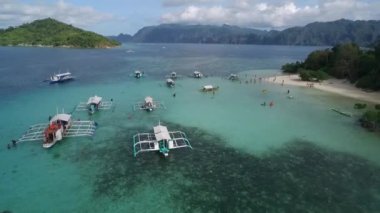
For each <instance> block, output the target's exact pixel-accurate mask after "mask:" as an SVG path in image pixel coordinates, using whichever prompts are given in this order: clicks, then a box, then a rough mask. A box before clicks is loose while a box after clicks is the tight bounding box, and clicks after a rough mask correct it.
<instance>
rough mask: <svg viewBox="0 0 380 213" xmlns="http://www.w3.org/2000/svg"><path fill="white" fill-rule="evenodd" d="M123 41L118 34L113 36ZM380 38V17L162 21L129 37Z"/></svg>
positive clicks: (362, 41)
mask: <svg viewBox="0 0 380 213" xmlns="http://www.w3.org/2000/svg"><path fill="white" fill-rule="evenodd" d="M112 38H114V39H116V40H119V41H121V42H125V41H123V40H120V39H119V38H118V36H116V37H112ZM379 38H380V21H350V20H346V19H340V20H337V21H332V22H314V23H311V24H308V25H306V26H304V27H292V28H288V29H285V30H283V31H276V30H271V31H266V30H257V29H250V28H242V27H237V26H231V25H222V26H213V25H181V24H161V25H158V26H148V27H143V28H142V29H140V30H139V31H138V32H137V33H136V34H135V35H133V36H131V37H130V38H129V41H131V42H141V43H144V42H145V43H223V44H275V45H313V46H325V45H326V46H333V45H336V44H339V43H346V42H355V43H357V44H358V45H360V46H368V45H371V44H373V43H374V42H376V41H377V40H378V39H379Z"/></svg>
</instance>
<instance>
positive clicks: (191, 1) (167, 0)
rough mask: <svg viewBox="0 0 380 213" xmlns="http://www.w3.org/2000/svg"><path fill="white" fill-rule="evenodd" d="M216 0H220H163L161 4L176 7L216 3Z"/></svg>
mask: <svg viewBox="0 0 380 213" xmlns="http://www.w3.org/2000/svg"><path fill="white" fill-rule="evenodd" d="M218 1H221V0H163V1H162V5H163V6H164V7H178V6H186V5H196V4H209V3H216V2H218Z"/></svg>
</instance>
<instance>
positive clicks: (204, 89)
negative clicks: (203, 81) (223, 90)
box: [201, 85, 219, 92]
mask: <svg viewBox="0 0 380 213" xmlns="http://www.w3.org/2000/svg"><path fill="white" fill-rule="evenodd" d="M218 89H219V87H218V86H213V85H205V86H203V87H202V89H201V91H202V92H213V91H216V90H218Z"/></svg>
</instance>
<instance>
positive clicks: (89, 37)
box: [0, 18, 120, 48]
mask: <svg viewBox="0 0 380 213" xmlns="http://www.w3.org/2000/svg"><path fill="white" fill-rule="evenodd" d="M0 45H2V46H53V47H80V48H108V47H114V46H118V45H120V43H119V42H117V41H113V40H110V39H108V38H106V37H104V36H102V35H99V34H96V33H93V32H89V31H85V30H82V29H79V28H76V27H73V26H71V25H68V24H65V23H63V22H59V21H57V20H54V19H51V18H47V19H41V20H36V21H33V22H32V23H28V24H23V25H20V26H18V27H9V28H7V29H0Z"/></svg>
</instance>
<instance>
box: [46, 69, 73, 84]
mask: <svg viewBox="0 0 380 213" xmlns="http://www.w3.org/2000/svg"><path fill="white" fill-rule="evenodd" d="M70 80H74V76H72V75H71V73H70V72H65V73H59V74H54V75H52V76H50V79H49V82H50V83H51V84H54V83H62V82H65V81H70Z"/></svg>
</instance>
